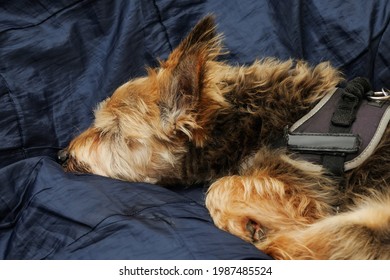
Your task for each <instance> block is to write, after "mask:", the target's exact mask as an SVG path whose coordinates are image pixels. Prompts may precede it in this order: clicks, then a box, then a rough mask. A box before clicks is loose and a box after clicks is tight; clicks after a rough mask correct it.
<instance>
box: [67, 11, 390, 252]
mask: <svg viewBox="0 0 390 280" xmlns="http://www.w3.org/2000/svg"><path fill="white" fill-rule="evenodd" d="M220 53H221V37H220V36H218V35H217V34H216V32H215V25H214V20H213V18H212V17H206V18H204V19H203V20H202V21H200V22H199V23H198V24H197V25H196V26H195V28H194V29H193V30H192V32H191V33H190V34H189V35H188V36H187V38H185V39H184V41H183V42H182V43H181V44H180V45H179V46H178V47H177V48H176V49H175V50H174V51H173V52H172V54H171V55H170V56H169V58H168V59H167V61H164V62H161V66H160V67H159V68H157V69H149V71H148V72H149V74H148V76H147V77H142V78H138V79H135V80H131V81H129V82H127V83H126V84H124V85H122V86H121V87H119V88H118V89H117V90H116V91H115V92H114V94H113V95H112V97H111V98H108V99H107V100H105V101H103V102H102V103H101V104H100V105H99V107H98V108H97V109H96V111H95V117H96V119H95V122H94V124H93V125H92V126H91V127H90V128H89V129H87V130H86V131H85V132H84V133H82V134H81V135H80V136H78V137H76V138H75V139H74V140H73V141H72V142H71V143H70V145H69V147H68V153H69V160H68V162H67V170H68V171H75V172H89V173H95V174H100V175H103V176H108V177H112V178H118V179H122V180H127V181H144V182H151V183H158V184H162V185H166V186H169V185H170V184H175V183H181V184H185V185H192V184H194V183H199V182H206V183H207V182H209V183H212V185H211V187H210V188H209V190H208V193H207V198H206V205H207V207H208V209H209V211H210V214H211V216H212V218H213V220H214V222H215V224H216V225H217V226H218V227H219V228H221V229H224V230H226V231H229V232H231V233H232V234H235V235H237V236H239V237H241V238H242V239H244V240H247V241H248V242H253V243H254V245H255V246H257V247H258V248H259V249H261V250H263V251H264V252H266V253H268V254H270V255H272V256H273V257H275V258H281V259H390V195H389V192H388V191H387V184H388V183H389V182H390V177H389V176H390V175H389V174H390V172H388V169H389V167H390V149H389V147H388V146H389V144H390V133H389V131H387V132H386V135H385V137H384V139H383V140H382V142H381V144H380V146H379V147H378V148H377V150H376V151H375V153H374V155H373V156H372V157H371V158H370V159H369V160H367V161H366V162H365V163H364V164H363V165H362V166H361V167H359V168H356V169H354V170H352V171H349V172H348V173H347V174H346V175H345V180H343V184H345V186H344V187H345V189H346V191H345V192H340V188H339V186H338V185H339V184H340V183H339V182H337V181H335V180H334V179H332V178H331V177H330V176H328V175H327V174H326V172H325V171H324V170H323V168H322V167H321V166H318V165H314V164H311V163H309V162H305V161H299V160H296V159H294V155H291V154H289V153H288V152H287V151H286V150H284V149H280V148H275V146H276V145H275V143H274V142H275V139H281V138H282V136H283V128H284V127H286V126H287V125H291V124H293V123H294V122H295V121H297V120H298V119H299V118H300V117H302V116H303V115H304V114H305V113H307V112H308V111H309V110H310V109H311V108H313V106H315V105H316V103H317V102H318V101H319V100H320V99H321V98H322V97H323V96H324V95H325V94H326V93H328V92H329V91H330V90H332V89H333V88H334V87H335V86H336V85H337V84H338V83H339V82H340V81H341V80H342V78H341V75H340V73H339V72H338V71H337V70H335V69H334V68H332V67H331V66H330V65H329V63H321V64H319V65H317V66H315V67H310V66H309V65H308V64H307V63H305V62H303V61H298V62H295V61H292V60H289V61H285V62H281V61H278V60H276V59H271V58H267V59H264V60H260V61H256V62H254V63H253V65H251V66H230V65H228V64H226V63H223V62H219V61H217V60H216V58H217V56H218V55H219V54H220ZM337 205H341V206H342V209H343V211H342V213H336V211H335V209H336V208H335V207H336V206H337Z"/></svg>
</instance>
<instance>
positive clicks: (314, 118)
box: [284, 78, 390, 176]
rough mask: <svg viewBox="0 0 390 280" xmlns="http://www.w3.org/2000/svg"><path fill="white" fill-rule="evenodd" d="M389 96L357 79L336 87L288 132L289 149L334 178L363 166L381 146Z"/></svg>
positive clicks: (386, 121)
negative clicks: (320, 167)
mask: <svg viewBox="0 0 390 280" xmlns="http://www.w3.org/2000/svg"><path fill="white" fill-rule="evenodd" d="M389 99H390V93H388V92H387V91H385V90H383V89H382V91H380V92H373V91H372V90H371V86H370V84H369V82H368V81H367V80H366V79H364V78H356V79H354V80H352V81H350V82H349V83H347V85H346V86H345V88H336V89H334V90H333V91H331V92H329V93H328V94H326V95H325V97H323V99H322V100H321V101H320V102H319V103H318V104H317V105H316V106H315V107H314V108H313V109H312V110H311V111H310V112H309V113H308V114H306V115H305V116H303V117H302V118H301V119H300V120H298V121H297V122H296V123H295V124H293V125H292V126H291V127H290V128H289V129H288V128H286V130H285V134H284V135H285V141H286V144H287V148H288V149H289V150H290V151H292V152H294V153H297V154H298V156H299V158H302V159H304V160H307V161H310V162H313V163H317V164H322V165H323V166H324V167H325V168H326V169H327V170H328V171H329V172H331V173H332V174H333V175H335V176H342V175H343V173H344V172H345V171H348V170H351V169H353V168H356V167H357V166H359V165H360V164H362V163H363V162H364V161H365V160H366V159H367V158H368V157H369V156H370V155H371V154H372V153H373V152H374V150H375V148H376V147H377V146H378V144H379V142H380V140H381V138H382V136H383V134H384V132H385V130H386V128H387V125H388V123H389V120H390V107H389V105H390V104H389V102H388V101H387V100H389Z"/></svg>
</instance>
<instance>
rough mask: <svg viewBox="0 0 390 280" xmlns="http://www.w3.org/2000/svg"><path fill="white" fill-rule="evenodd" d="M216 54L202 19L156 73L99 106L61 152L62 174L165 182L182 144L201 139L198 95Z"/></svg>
mask: <svg viewBox="0 0 390 280" xmlns="http://www.w3.org/2000/svg"><path fill="white" fill-rule="evenodd" d="M220 49H221V48H220V36H218V35H217V34H216V30H215V24H214V19H213V17H212V16H208V17H205V18H204V19H202V20H201V21H200V22H199V23H198V24H197V25H196V26H195V27H194V28H193V30H192V31H191V32H190V33H189V35H188V36H187V37H186V38H185V39H184V40H183V41H182V42H181V43H180V44H179V46H178V47H177V48H176V49H174V50H173V52H172V53H171V54H170V55H169V57H168V59H167V60H166V61H163V62H161V63H160V67H159V68H156V69H149V70H148V75H147V76H146V77H141V78H137V79H134V80H131V81H129V82H127V83H125V84H124V85H122V86H120V87H119V88H118V89H117V90H116V91H115V92H114V94H113V95H112V96H111V97H110V98H107V99H106V100H105V101H103V102H102V103H100V104H99V106H98V108H97V109H96V110H95V121H94V123H93V125H92V126H91V127H90V128H88V129H87V130H86V131H84V132H83V133H82V134H81V135H79V136H78V137H76V138H75V139H74V140H73V141H71V143H70V145H69V146H68V148H67V149H65V150H64V151H63V152H62V157H63V158H64V157H66V158H67V161H66V169H67V170H68V171H74V172H83V173H84V172H86V173H94V174H99V175H103V176H108V177H113V178H119V179H123V180H128V181H144V182H152V183H155V182H158V181H160V179H161V175H162V174H163V175H164V176H168V177H169V175H170V173H172V172H175V168H176V166H175V165H176V164H178V162H179V160H180V157H181V156H182V155H183V153H184V152H185V146H186V143H187V142H189V141H192V142H193V143H194V144H195V145H198V146H201V145H202V141H203V140H204V137H205V136H204V135H203V134H204V133H203V131H202V120H201V118H200V114H199V108H200V107H202V106H201V105H202V104H201V103H207V102H210V100H208V99H207V98H209V97H203V96H202V92H203V91H204V88H205V87H207V83H208V80H207V79H208V78H207V72H208V68H209V67H210V64H212V63H213V60H214V59H215V58H216V56H218V54H219V53H220ZM208 106H209V104H208ZM202 115H204V114H202ZM206 115H207V114H206Z"/></svg>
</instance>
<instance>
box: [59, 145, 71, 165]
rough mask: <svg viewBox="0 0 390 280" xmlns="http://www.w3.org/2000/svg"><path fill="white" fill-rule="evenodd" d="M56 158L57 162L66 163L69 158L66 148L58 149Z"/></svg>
mask: <svg viewBox="0 0 390 280" xmlns="http://www.w3.org/2000/svg"><path fill="white" fill-rule="evenodd" d="M57 158H58V161H59V163H61V164H64V163H66V161H67V160H68V158H69V152H68V150H67V149H63V150H61V151H59V152H58V154H57Z"/></svg>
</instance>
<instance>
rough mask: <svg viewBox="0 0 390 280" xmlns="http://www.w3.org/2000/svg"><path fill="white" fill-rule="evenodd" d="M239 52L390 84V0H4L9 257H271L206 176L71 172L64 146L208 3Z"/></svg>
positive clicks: (0, 23) (3, 186)
mask: <svg viewBox="0 0 390 280" xmlns="http://www.w3.org/2000/svg"><path fill="white" fill-rule="evenodd" d="M209 13H213V14H215V15H216V21H217V24H218V31H219V32H223V33H224V35H225V46H226V48H227V49H228V50H229V51H230V53H229V54H227V55H225V56H224V57H223V59H224V60H226V61H229V62H231V63H233V64H238V63H243V64H249V63H251V62H253V61H254V60H255V59H256V58H262V57H265V56H273V57H277V58H281V59H287V58H296V59H305V60H308V61H309V62H310V63H313V64H315V63H318V62H320V61H324V60H329V61H331V62H332V64H333V65H334V66H336V67H339V68H340V69H341V70H342V71H343V72H344V73H345V75H346V77H347V78H352V77H355V76H364V77H368V78H369V79H370V81H371V83H372V85H373V87H374V89H380V88H382V87H385V88H390V68H389V66H390V25H389V22H390V2H389V1H388V0H377V1H366V0H360V1H345V0H331V1H321V0H313V1H303V0H291V1H272V0H262V1H259V0H241V1H211V0H203V1H189V0H183V1H171V0H160V1H151V0H146V1H126V0H123V1H120V0H116V1H97V0H89V1H76V0H73V1H71V0H62V1H49V0H44V1H34V0H31V1H28V0H23V1H7V2H6V3H4V1H3V2H2V3H1V4H0V139H1V142H0V258H2V259H267V258H269V257H268V256H267V255H265V254H263V253H262V252H260V251H258V250H257V249H255V248H254V246H252V245H251V244H248V243H245V242H243V241H242V240H240V239H238V238H236V237H234V236H232V235H230V234H228V233H226V232H223V231H220V230H218V229H217V228H216V227H215V226H214V225H213V223H212V221H211V219H210V217H209V214H208V212H207V210H206V209H205V207H204V204H203V200H204V192H205V187H203V186H199V187H194V188H192V189H183V188H181V187H180V186H178V187H177V188H175V189H165V188H162V187H160V186H156V185H150V184H142V183H137V184H135V183H128V182H122V181H117V180H112V179H109V178H103V177H100V176H95V175H75V174H69V173H65V172H64V171H63V170H62V169H61V166H60V165H59V164H58V163H57V162H56V153H57V151H58V150H59V149H61V148H63V147H65V146H67V144H68V143H69V141H70V140H71V139H72V138H73V137H74V136H75V135H77V134H78V133H80V132H81V131H82V130H84V129H85V128H86V127H88V126H89V125H90V124H91V122H92V120H93V109H94V108H95V106H96V105H97V103H99V102H100V101H102V100H103V99H105V98H106V97H107V96H109V95H111V94H112V92H113V91H114V89H115V88H117V87H118V86H119V85H121V84H122V83H124V82H126V81H127V80H129V79H131V78H134V77H137V76H141V75H144V74H145V73H146V71H145V66H151V67H153V66H156V65H157V63H158V59H165V58H167V56H168V54H169V53H170V51H172V49H173V48H174V47H175V46H176V45H177V44H178V43H179V42H180V40H181V39H182V38H183V37H184V36H185V35H186V33H188V31H189V30H190V29H191V28H192V26H193V25H194V24H195V23H196V22H197V21H198V20H199V19H200V18H202V17H203V16H204V15H206V14H209Z"/></svg>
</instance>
